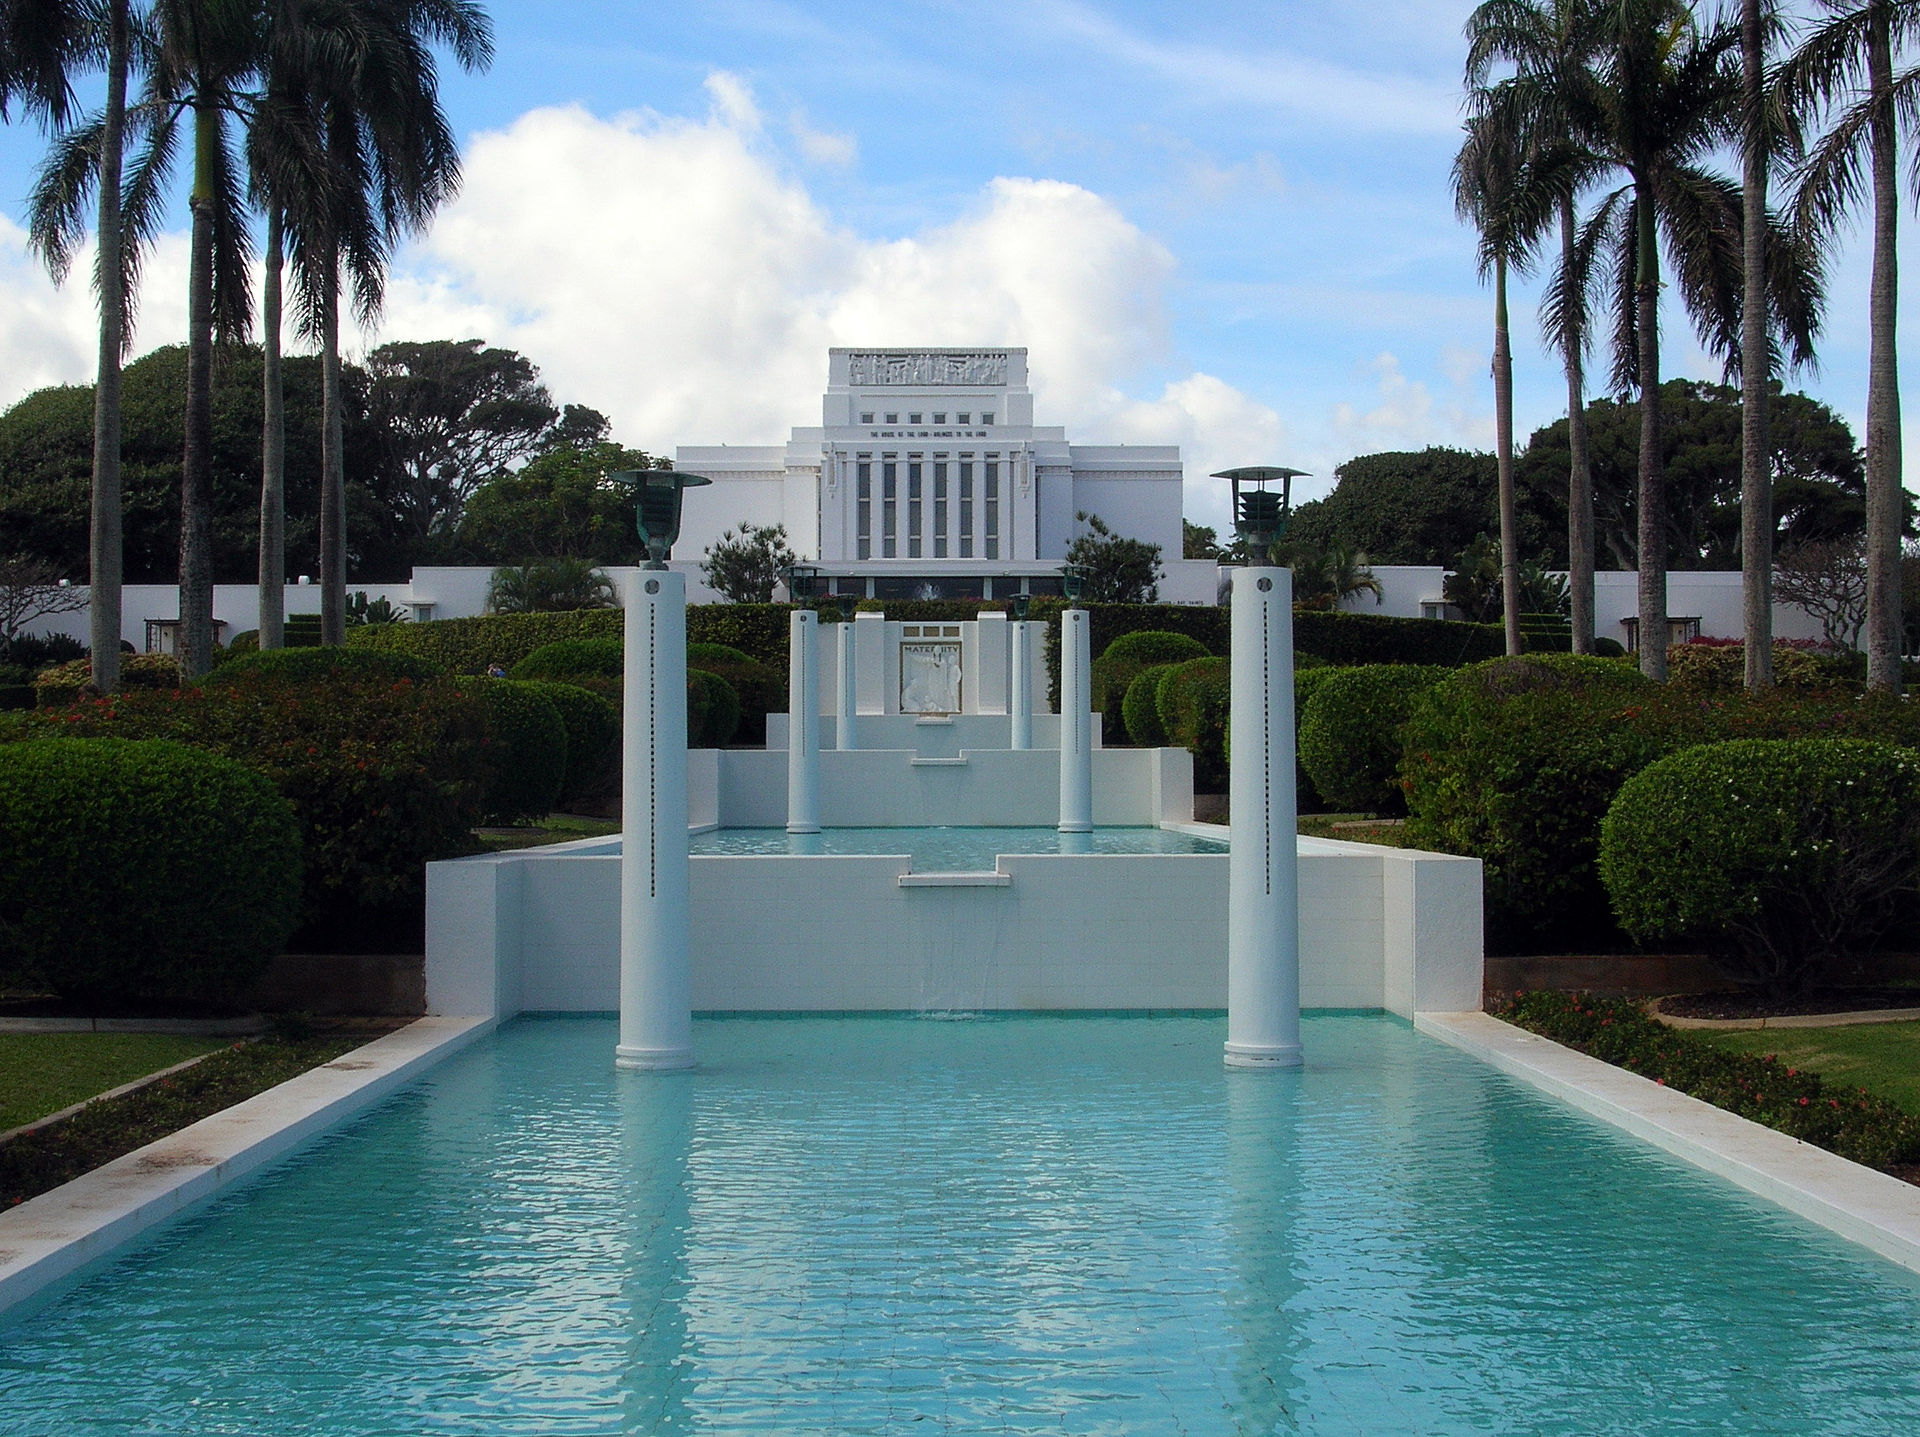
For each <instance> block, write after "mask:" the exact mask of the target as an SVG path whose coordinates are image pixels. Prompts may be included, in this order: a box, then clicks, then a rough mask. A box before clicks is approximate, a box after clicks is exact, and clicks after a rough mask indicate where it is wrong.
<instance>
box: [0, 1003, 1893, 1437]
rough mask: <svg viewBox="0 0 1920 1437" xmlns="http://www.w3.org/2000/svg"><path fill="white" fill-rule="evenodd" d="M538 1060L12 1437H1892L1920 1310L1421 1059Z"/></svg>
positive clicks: (725, 1035)
mask: <svg viewBox="0 0 1920 1437" xmlns="http://www.w3.org/2000/svg"><path fill="white" fill-rule="evenodd" d="M1222 1029H1223V1024H1222V1023H1221V1022H1220V1021H1219V1020H1215V1019H1205V1018H1195V1019H1125V1018H1120V1019H1101V1018H1080V1019H1073V1018H1033V1019H988V1020H982V1021H974V1022H951V1021H949V1022H933V1021H915V1020H911V1019H864V1020H862V1019H854V1020H820V1019H774V1020H750V1019H735V1020H718V1021H710V1022H702V1023H700V1024H697V1025H696V1041H697V1042H698V1044H699V1049H700V1055H701V1062H702V1067H701V1069H700V1071H699V1072H697V1073H696V1074H693V1075H690V1076H680V1077H660V1076H651V1077H649V1076H643V1075H637V1074H618V1075H617V1074H615V1073H614V1072H613V1070H612V1065H611V1053H612V1048H613V1042H614V1026H613V1024H612V1023H611V1022H610V1021H606V1020H601V1019H594V1020H576V1021H565V1020H546V1021H522V1022H519V1023H516V1024H514V1025H513V1026H511V1027H509V1028H508V1029H506V1030H505V1031H504V1032H503V1033H501V1034H500V1035H499V1036H498V1037H497V1038H496V1039H493V1040H490V1041H488V1042H487V1043H485V1044H483V1045H481V1046H479V1047H477V1048H475V1049H473V1050H471V1051H469V1052H468V1053H466V1054H464V1055H462V1056H461V1057H459V1058H457V1059H455V1060H453V1061H451V1062H450V1063H448V1064H447V1065H445V1066H444V1067H442V1068H440V1069H438V1070H436V1072H435V1073H434V1074H433V1075H432V1076H431V1077H430V1078H429V1079H428V1080H427V1081H425V1082H424V1083H422V1084H420V1085H419V1086H417V1087H416V1088H414V1089H412V1090H410V1091H408V1092H407V1093H405V1094H403V1095H400V1096H399V1097H397V1098H396V1099H394V1100H392V1101H390V1102H388V1103H387V1104H385V1105H384V1106H383V1107H382V1108H380V1109H379V1110H377V1111H376V1112H375V1113H373V1114H371V1115H369V1116H368V1117H367V1118H365V1119H363V1120H362V1121H360V1122H358V1123H357V1124H355V1125H354V1126H352V1127H351V1128H349V1129H347V1130H346V1131H345V1132H342V1133H339V1134H336V1135H334V1136H333V1137H331V1138H329V1139H327V1140H325V1141H323V1142H322V1143H320V1144H318V1145H316V1146H315V1147H313V1148H310V1149H308V1150H307V1151H306V1152H305V1153H304V1155H303V1156H301V1157H300V1158H299V1159H298V1160H297V1161H295V1162H294V1163H292V1164H290V1165H288V1166H286V1167H283V1168H281V1169H279V1170H277V1171H276V1172H275V1173H273V1174H271V1175H269V1176H268V1177H266V1178H264V1179H262V1180H261V1181H258V1182H256V1183H254V1184H252V1185H250V1186H248V1187H247V1188H245V1189H243V1190H242V1191H241V1192H239V1193H236V1194H234V1195H232V1196H230V1197H228V1198H226V1199H224V1200H223V1201H221V1202H220V1203H218V1204H217V1205H215V1206H213V1207H212V1208H210V1209H208V1210H206V1211H204V1212H202V1213H200V1214H198V1215H195V1216H194V1217H192V1218H190V1219H188V1220H187V1221H185V1222H184V1223H182V1224H180V1225H177V1226H175V1227H174V1228H172V1229H170V1231H169V1232H168V1234H167V1235H166V1236H164V1237H163V1238H162V1239H161V1240H159V1241H158V1242H157V1243H155V1244H154V1245H152V1246H150V1247H149V1248H147V1249H146V1250H145V1251H143V1252H142V1253H140V1254H138V1255H136V1256H134V1257H132V1258H130V1259H128V1260H126V1261H123V1262H122V1263H120V1264H119V1265H118V1266H117V1267H116V1268H115V1269H113V1270H112V1271H110V1272H109V1273H107V1274H105V1275H104V1276H102V1277H101V1278H99V1279H97V1280H95V1281H93V1282H91V1283H89V1284H87V1285H86V1286H83V1287H81V1288H78V1289H76V1290H74V1291H73V1292H72V1293H70V1294H69V1295H67V1296H66V1297H65V1298H64V1299H63V1300H62V1301H61V1302H60V1303H58V1304H57V1305H56V1306H54V1307H51V1308H48V1309H46V1310H44V1311H42V1312H40V1313H37V1314H34V1315H32V1316H30V1317H28V1318H26V1319H24V1320H22V1321H21V1322H19V1323H17V1324H15V1325H14V1326H12V1327H10V1328H5V1329H0V1432H5V1433H9V1434H12V1433H34V1434H61V1437H68V1434H73V1437H88V1434H104V1433H115V1434H120V1433H168V1434H174V1433H191V1434H208V1433H243V1434H249V1437H279V1434H327V1437H360V1434H416V1433H460V1434H534V1433H538V1434H561V1433H564V1434H614V1433H623V1434H624V1433H683V1432H710V1433H772V1432H780V1433H797V1432H806V1433H812V1432H831V1433H882V1432H888V1433H891V1432H905V1431H936V1432H955V1433H979V1432H1029V1431H1031V1432H1072V1433H1116V1434H1159V1433H1174V1432H1181V1433H1194V1434H1228V1433H1265V1432H1310V1433H1316V1434H1331V1433H1341V1434H1345V1433H1354V1434H1369V1437H1382V1434H1386V1437H1392V1434H1401V1433H1420V1434H1451V1433H1499V1434H1514V1433H1525V1434H1595V1433H1617V1434H1631V1437H1650V1434H1662V1437H1664V1434H1691V1433H1725V1434H1752V1433H1769V1434H1771V1433H1782V1434H1785V1433H1792V1434H1796V1437H1804V1435H1805V1434H1870V1433H1871V1434H1887V1433H1910V1432H1913V1431H1916V1430H1920V1279H1915V1278H1914V1277H1912V1276H1911V1275H1909V1274H1907V1273H1905V1272H1903V1271H1902V1270H1900V1269H1898V1268H1895V1267H1893V1266H1892V1265H1890V1264H1886V1263H1882V1262H1880V1261H1878V1260H1877V1259H1873V1258H1871V1257H1868V1256H1865V1255H1863V1253H1862V1252H1861V1250H1859V1249H1857V1248H1854V1247H1852V1246H1850V1245H1848V1244H1846V1243H1843V1242H1841V1241H1839V1240H1838V1239H1836V1238H1832V1237H1830V1236H1829V1235H1827V1234H1825V1233H1823V1232H1821V1231H1819V1230H1818V1229H1815V1228H1812V1227H1810V1226H1808V1225H1807V1224H1805V1223H1802V1222H1800V1221H1799V1220H1797V1219H1795V1218H1793V1217H1791V1216H1790V1215H1788V1214H1786V1213H1784V1212H1782V1211H1780V1210H1778V1209H1776V1208H1772V1207H1770V1206H1768V1205H1765V1204H1763V1203H1760V1202H1758V1201H1755V1200H1751V1199H1748V1198H1746V1197H1745V1196H1744V1195H1742V1194H1739V1193H1738V1192H1736V1191H1735V1190H1734V1189H1732V1188H1729V1187H1727V1186H1725V1185H1723V1184H1720V1183H1718V1182H1716V1181H1714V1180H1711V1179H1709V1178H1706V1177H1704V1176H1702V1175H1700V1174H1698V1173H1696V1172H1695V1171H1693V1170H1692V1169H1690V1168H1687V1167H1685V1166H1683V1165H1681V1164H1679V1163H1678V1162H1676V1161H1674V1160H1671V1159H1669V1158H1667V1157H1665V1156H1664V1155H1662V1154H1660V1153H1658V1152H1655V1151H1653V1150H1652V1149H1649V1148H1647V1147H1645V1146H1644V1145H1642V1144H1639V1143H1636V1142H1634V1141H1632V1140H1630V1139H1627V1138H1625V1137H1623V1136H1621V1135H1619V1134H1617V1133H1615V1132H1614V1131H1613V1130H1611V1129H1608V1128H1606V1127H1603V1126H1601V1125H1599V1124H1597V1123H1595V1122H1593V1121H1592V1120H1589V1119H1587V1118H1585V1117H1583V1116H1581V1115H1579V1114H1577V1113H1574V1112H1572V1111H1571V1110H1568V1109H1566V1108H1564V1107H1562V1106H1559V1105H1556V1104H1554V1103H1552V1102H1550V1101H1548V1100H1546V1099H1544V1098H1542V1097H1539V1096H1537V1095H1536V1094H1534V1093H1533V1092H1531V1091H1530V1090H1528V1089H1525V1088H1523V1087H1521V1086H1519V1085H1518V1084H1516V1083H1513V1082H1511V1081H1509V1080H1507V1079H1504V1078H1502V1077H1500V1076H1499V1075H1497V1074H1495V1073H1493V1072H1491V1071H1490V1070H1488V1069H1486V1068H1484V1067H1481V1066H1480V1065H1478V1064H1476V1063H1474V1062H1473V1061H1472V1060H1470V1059H1468V1058H1466V1057H1464V1056H1462V1055H1460V1054H1457V1053H1455V1052H1453V1051H1452V1050H1450V1049H1447V1048H1444V1047H1442V1046H1441V1045H1439V1044H1437V1043H1434V1042H1432V1041H1431V1040H1428V1039H1425V1038H1422V1037H1420V1036H1418V1035H1416V1034H1415V1033H1413V1032H1412V1031H1411V1030H1410V1029H1408V1028H1407V1027H1405V1026H1404V1025H1401V1024H1399V1023H1396V1022H1394V1021H1392V1020H1390V1019H1382V1018H1363V1017H1317V1018H1310V1019H1309V1020H1308V1022H1307V1024H1306V1028H1305V1034H1306V1041H1307V1051H1308V1054H1309V1064H1308V1067H1307V1069H1306V1070H1305V1071H1304V1072H1303V1073H1297V1074H1291V1075H1282V1074H1263V1073H1227V1072H1225V1071H1224V1070H1223V1069H1222V1067H1221V1063H1220V1043H1221V1039H1222V1036H1223V1033H1222Z"/></svg>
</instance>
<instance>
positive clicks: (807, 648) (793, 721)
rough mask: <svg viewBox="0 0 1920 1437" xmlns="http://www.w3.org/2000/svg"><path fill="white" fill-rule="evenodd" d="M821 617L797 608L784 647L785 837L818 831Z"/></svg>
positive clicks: (790, 621)
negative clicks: (786, 658) (818, 642)
mask: <svg viewBox="0 0 1920 1437" xmlns="http://www.w3.org/2000/svg"><path fill="white" fill-rule="evenodd" d="M819 629H820V616H819V615H818V614H816V613H814V611H813V610H812V609H806V608H799V609H795V610H794V611H793V613H792V615H791V617H790V619H789V627H788V630H787V643H788V652H789V661H788V666H787V832H788V833H818V832H819V831H820V654H819V650H818V649H816V648H815V647H814V640H815V639H816V638H817V637H818V636H819Z"/></svg>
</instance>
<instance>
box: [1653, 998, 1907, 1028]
mask: <svg viewBox="0 0 1920 1437" xmlns="http://www.w3.org/2000/svg"><path fill="white" fill-rule="evenodd" d="M1647 1011H1648V1012H1649V1013H1650V1014H1652V1016H1653V1017H1654V1018H1655V1019H1656V1020H1658V1021H1659V1022H1662V1023H1665V1024H1666V1025H1667V1026H1668V1027H1669V1028H1705V1029H1707V1030H1708V1031H1710V1032H1712V1031H1718V1032H1722V1033H1753V1032H1758V1031H1760V1030H1761V1029H1763V1028H1764V1029H1769V1030H1771V1029H1777V1028H1846V1027H1851V1026H1853V1025H1855V1024H1859V1023H1911V1022H1913V1021H1914V1019H1916V1018H1920V1008H1868V1009H1865V1010H1864V1011H1861V1012H1856V1013H1786V1014H1782V1015H1781V1016H1780V1017H1778V1018H1683V1017H1680V1016H1679V1015H1677V1014H1674V1013H1662V1012H1661V1011H1660V1005H1659V1004H1658V1003H1654V1004H1652V1005H1650V1006H1649V1007H1648V1009H1647Z"/></svg>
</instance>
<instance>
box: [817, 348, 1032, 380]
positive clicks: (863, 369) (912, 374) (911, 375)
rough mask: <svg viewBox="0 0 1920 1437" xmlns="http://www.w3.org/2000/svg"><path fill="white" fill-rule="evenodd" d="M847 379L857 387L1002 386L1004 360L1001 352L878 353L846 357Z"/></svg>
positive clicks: (902, 351)
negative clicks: (894, 385)
mask: <svg viewBox="0 0 1920 1437" xmlns="http://www.w3.org/2000/svg"><path fill="white" fill-rule="evenodd" d="M847 378H848V382H849V383H850V384H856V385H861V386H868V385H888V384H900V385H978V384H1005V383H1006V382H1007V356H1006V352H1005V351H1004V350H1001V351H993V350H983V351H981V352H979V353H977V354H946V353H929V352H927V351H924V350H878V351H873V352H868V353H858V354H850V355H848V356H847Z"/></svg>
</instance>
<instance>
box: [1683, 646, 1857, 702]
mask: <svg viewBox="0 0 1920 1437" xmlns="http://www.w3.org/2000/svg"><path fill="white" fill-rule="evenodd" d="M1849 669H1850V665H1849V664H1848V663H1847V660H1846V658H1845V657H1842V656H1839V655H1829V654H1819V653H1808V652H1807V651H1806V650H1805V649H1803V648H1797V647H1795V646H1794V645H1791V644H1775V645H1774V646H1773V681H1774V682H1775V683H1776V684H1778V685H1780V687H1782V688H1789V689H1831V688H1840V687H1844V686H1845V685H1846V684H1847V683H1848V682H1849V681H1850V680H1851V679H1852V678H1853V675H1852V674H1851V673H1850V672H1849ZM1667 681H1668V682H1669V683H1672V684H1677V685H1679V686H1680V687H1682V688H1687V689H1691V690H1694V691H1695V692H1698V693H1731V692H1732V691H1733V690H1735V689H1738V688H1742V687H1744V686H1745V684H1746V681H1747V646H1746V645H1745V644H1675V645H1674V646H1673V647H1672V648H1670V649H1668V650H1667Z"/></svg>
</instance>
